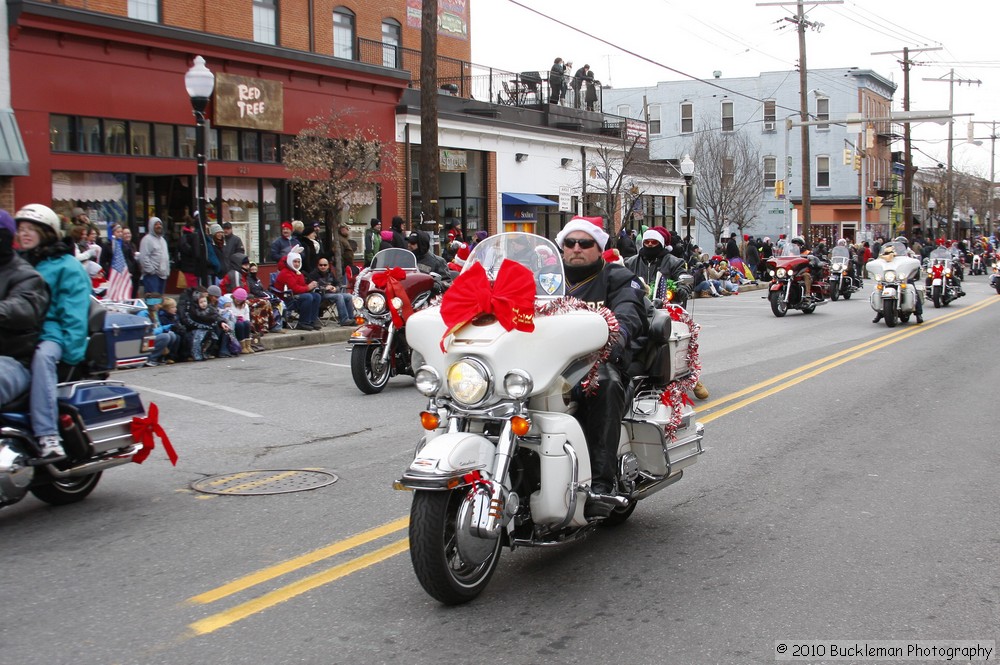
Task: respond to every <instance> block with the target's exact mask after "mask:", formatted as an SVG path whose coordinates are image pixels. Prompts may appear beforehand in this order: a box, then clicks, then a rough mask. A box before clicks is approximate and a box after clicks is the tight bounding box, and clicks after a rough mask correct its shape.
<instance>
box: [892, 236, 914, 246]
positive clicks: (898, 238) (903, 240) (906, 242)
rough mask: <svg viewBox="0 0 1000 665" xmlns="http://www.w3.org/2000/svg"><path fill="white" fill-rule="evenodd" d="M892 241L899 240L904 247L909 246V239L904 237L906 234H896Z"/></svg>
mask: <svg viewBox="0 0 1000 665" xmlns="http://www.w3.org/2000/svg"><path fill="white" fill-rule="evenodd" d="M892 241H893V242H901V243H903V245H905V246H906V247H909V246H910V241H909V240H907V239H906V236H896V237H895V238H893V239H892Z"/></svg>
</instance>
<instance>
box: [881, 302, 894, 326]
mask: <svg viewBox="0 0 1000 665" xmlns="http://www.w3.org/2000/svg"><path fill="white" fill-rule="evenodd" d="M896 316H897V313H896V301H895V300H886V301H885V302H883V303H882V318H884V319H885V325H886V326H888V327H890V328H895V327H896Z"/></svg>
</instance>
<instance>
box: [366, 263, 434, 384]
mask: <svg viewBox="0 0 1000 665" xmlns="http://www.w3.org/2000/svg"><path fill="white" fill-rule="evenodd" d="M443 290H444V287H443V285H442V283H441V279H440V278H439V277H438V276H437V275H433V274H428V273H425V272H421V271H420V270H419V269H418V267H417V257H416V256H414V254H413V252H411V251H409V250H408V249H400V248H398V247H393V248H389V249H383V250H382V251H380V252H378V253H377V254H375V256H374V258H373V259H372V263H371V265H370V266H369V267H368V268H365V269H364V270H363V271H362V272H361V273H360V274H359V275H358V276H357V278H356V279H355V280H354V309H355V311H356V312H357V315H358V320H359V323H360V326H359V327H358V329H357V330H355V331H354V332H353V333H351V337H350V339H349V340H348V345H349V346H350V348H351V376H352V377H353V379H354V385H356V386H357V387H358V389H359V390H360V391H361V392H363V393H365V394H366V395H374V394H376V393H380V392H382V390H383V389H384V388H385V386H386V384H387V383H389V379H391V378H392V377H394V376H398V375H400V374H406V375H410V376H412V375H413V369H414V366H413V363H412V362H411V356H412V351H411V350H410V347H409V345H408V344H407V343H406V321H407V319H409V317H410V315H411V314H413V312H415V311H419V310H420V309H423V308H424V307H426V306H427V304H428V303H429V302H430V299H431V298H432V297H433V296H435V295H437V294H439V293H441V292H442V291H443Z"/></svg>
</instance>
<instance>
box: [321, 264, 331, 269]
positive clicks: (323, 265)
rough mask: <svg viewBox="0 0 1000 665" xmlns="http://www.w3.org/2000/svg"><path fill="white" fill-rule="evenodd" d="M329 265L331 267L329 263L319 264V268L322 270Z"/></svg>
mask: <svg viewBox="0 0 1000 665" xmlns="http://www.w3.org/2000/svg"><path fill="white" fill-rule="evenodd" d="M328 265H330V264H329V263H321V264H319V267H320V268H325V267H327V266H328Z"/></svg>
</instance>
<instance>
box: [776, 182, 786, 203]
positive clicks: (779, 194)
mask: <svg viewBox="0 0 1000 665" xmlns="http://www.w3.org/2000/svg"><path fill="white" fill-rule="evenodd" d="M784 196H785V181H784V180H775V181H774V198H776V199H780V198H783V197H784Z"/></svg>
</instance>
